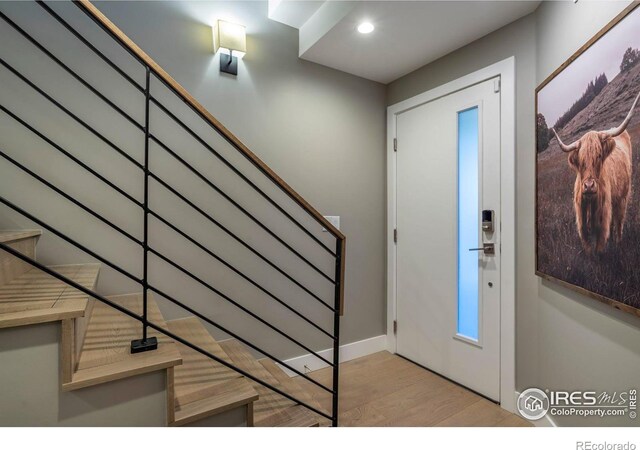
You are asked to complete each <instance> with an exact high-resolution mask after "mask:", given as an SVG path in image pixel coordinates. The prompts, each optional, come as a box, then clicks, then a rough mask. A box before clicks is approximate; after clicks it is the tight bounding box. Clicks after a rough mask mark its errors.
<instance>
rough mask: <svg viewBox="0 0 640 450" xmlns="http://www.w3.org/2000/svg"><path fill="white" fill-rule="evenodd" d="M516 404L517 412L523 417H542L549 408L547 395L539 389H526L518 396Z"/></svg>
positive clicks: (532, 418) (534, 418) (530, 418)
mask: <svg viewBox="0 0 640 450" xmlns="http://www.w3.org/2000/svg"><path fill="white" fill-rule="evenodd" d="M517 406H518V412H519V413H520V415H521V416H522V417H524V418H525V419H529V420H538V419H542V418H543V417H544V415H545V414H546V413H547V411H548V410H549V397H547V394H545V392H544V391H541V390H540V389H536V388H531V389H527V390H526V391H524V392H523V393H522V394H520V396H519V397H518V403H517Z"/></svg>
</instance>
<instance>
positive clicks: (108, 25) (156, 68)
mask: <svg viewBox="0 0 640 450" xmlns="http://www.w3.org/2000/svg"><path fill="white" fill-rule="evenodd" d="M76 3H77V4H78V5H79V6H80V7H81V8H82V9H83V10H84V11H86V12H87V13H88V14H89V15H91V16H92V17H93V18H94V19H95V20H96V21H98V22H99V23H100V24H101V25H102V26H103V27H104V28H105V29H106V30H108V31H109V32H110V33H111V34H112V36H113V37H114V38H115V39H117V40H118V41H119V42H120V43H121V44H122V45H124V46H125V47H126V48H128V49H129V50H130V51H131V53H133V54H134V55H135V56H136V57H138V58H139V59H140V60H141V61H143V62H144V63H145V64H146V65H147V66H148V67H149V69H150V70H151V71H152V72H153V73H154V74H155V75H156V76H157V77H158V78H160V79H161V80H163V81H164V82H165V83H166V84H167V85H168V86H170V87H171V88H172V89H173V90H174V91H175V93H176V94H177V95H178V96H179V97H180V98H182V100H184V101H185V102H186V103H187V104H189V105H190V106H192V107H193V108H194V109H195V110H196V111H197V112H198V113H199V114H200V115H201V116H202V117H203V118H204V119H205V120H207V121H208V122H209V124H210V125H212V126H213V127H214V128H215V129H216V130H218V132H219V133H220V134H222V135H223V136H224V137H225V138H226V139H227V140H228V141H229V142H230V143H231V144H232V145H233V146H234V147H235V148H236V149H237V150H238V151H240V153H242V154H243V155H244V156H245V157H246V158H247V159H248V160H249V161H251V162H252V163H253V164H254V165H255V166H256V167H257V168H258V169H259V170H260V171H261V172H262V173H264V174H265V175H266V176H267V178H269V179H270V180H271V181H272V182H273V183H275V184H276V185H277V186H278V187H280V188H281V189H282V190H283V191H284V192H285V193H286V194H287V195H288V196H289V197H290V198H291V199H292V200H293V201H295V202H296V203H297V204H298V205H299V206H300V207H301V208H302V209H304V210H305V211H306V212H307V213H309V214H310V215H311V216H312V217H314V218H315V219H316V220H317V221H318V222H319V223H320V224H321V225H322V226H323V227H324V228H325V229H326V230H328V231H329V232H330V233H331V234H332V235H333V236H335V238H336V239H339V240H341V241H343V243H342V258H341V262H342V267H341V268H342V270H341V274H342V278H341V279H342V283H341V286H340V291H341V293H340V314H341V315H342V314H344V284H345V283H344V272H345V258H344V254H345V247H346V236H345V235H344V234H343V233H342V232H341V231H340V230H338V229H337V228H336V227H335V226H333V224H332V223H331V222H329V221H328V220H327V219H325V218H324V216H323V215H322V214H320V213H319V212H318V211H317V210H316V209H315V208H314V207H313V206H311V204H310V203H309V202H307V201H306V200H305V199H304V198H303V197H302V196H301V195H300V194H298V193H297V192H296V191H295V190H294V189H293V188H292V187H291V186H289V185H288V184H287V183H286V182H285V181H284V180H283V179H282V178H280V177H279V176H278V174H276V173H275V172H274V171H273V170H272V169H271V168H270V167H269V166H268V165H267V164H266V163H265V162H264V161H262V160H261V159H260V158H259V157H258V156H257V155H256V154H255V153H253V152H252V151H251V150H249V148H248V147H247V146H246V145H244V144H243V143H242V141H240V139H238V138H237V137H236V136H235V135H234V134H233V133H232V132H231V131H229V130H228V129H227V128H226V127H225V126H224V125H222V124H221V123H220V122H219V121H218V119H216V118H215V117H214V116H213V115H212V114H211V113H210V112H209V111H208V110H207V109H206V108H205V107H204V106H202V105H201V104H200V102H198V101H197V100H196V99H195V98H194V97H193V96H192V95H191V94H190V93H189V92H188V91H187V90H186V89H185V88H184V87H182V86H181V85H180V83H178V82H177V81H176V80H174V79H173V77H172V76H171V75H169V74H168V73H167V72H166V71H165V70H164V69H163V68H162V67H160V65H158V63H156V62H155V61H154V60H153V59H152V58H151V57H150V56H149V55H147V54H146V53H145V52H144V51H143V50H142V49H141V48H140V47H138V45H136V43H135V42H133V41H132V40H131V39H130V38H129V37H128V36H127V35H126V34H124V32H123V31H122V30H120V28H118V27H117V26H116V25H115V24H114V23H113V22H111V21H110V20H109V19H108V18H107V17H106V16H105V15H104V14H102V12H101V11H100V10H99V9H98V8H96V7H95V6H94V5H93V4H92V3H91V2H90V1H89V0H76Z"/></svg>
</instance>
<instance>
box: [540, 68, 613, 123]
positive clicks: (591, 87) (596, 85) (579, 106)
mask: <svg viewBox="0 0 640 450" xmlns="http://www.w3.org/2000/svg"><path fill="white" fill-rule="evenodd" d="M608 83H609V80H607V76H606V75H605V74H604V73H603V74H600V75H598V76H597V77H596V79H595V80H593V81H590V82H589V84H588V85H587V89H585V91H584V93H583V94H582V96H581V97H580V98H579V99H578V100H576V101H575V102H574V103H573V105H571V108H569V109H568V110H567V112H565V113H564V114H563V115H561V116H560V118H559V119H558V120H556V123H555V124H554V125H553V128H555V129H556V130H558V129H559V128H563V127H564V126H565V125H566V124H568V123H569V122H570V121H571V119H573V118H574V117H575V116H576V115H577V114H578V113H579V112H580V111H582V110H583V109H585V108H586V107H587V106H588V105H589V103H591V102H592V101H593V99H594V98H596V96H597V95H598V94H599V93H600V92H601V91H602V90H603V89H604V88H605V86H606V85H607V84H608Z"/></svg>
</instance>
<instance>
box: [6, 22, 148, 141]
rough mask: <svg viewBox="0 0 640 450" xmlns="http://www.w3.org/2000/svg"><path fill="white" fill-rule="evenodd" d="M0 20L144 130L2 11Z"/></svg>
mask: <svg viewBox="0 0 640 450" xmlns="http://www.w3.org/2000/svg"><path fill="white" fill-rule="evenodd" d="M0 18H2V19H3V20H4V21H5V22H7V23H8V24H9V25H11V26H12V27H13V28H14V29H15V30H16V31H17V32H18V33H20V34H21V35H22V36H23V37H24V38H25V39H27V40H28V41H29V42H31V43H32V44H33V45H34V46H35V47H37V48H38V50H40V51H41V52H42V53H44V54H45V55H47V56H48V57H49V58H50V59H51V60H52V61H54V62H55V63H56V64H58V66H60V67H61V68H62V69H64V70H65V71H66V72H67V73H68V74H69V75H71V76H72V77H73V78H75V79H76V80H77V81H78V82H79V83H81V84H82V85H83V86H84V87H86V88H87V89H89V90H90V91H91V92H92V93H93V94H94V95H96V96H97V97H98V98H100V100H102V101H103V102H105V103H106V104H107V105H109V106H110V107H111V108H112V109H113V110H114V111H116V112H117V113H118V114H120V115H121V116H122V117H124V118H125V119H127V120H128V121H129V122H130V123H131V124H133V125H134V126H135V127H136V128H138V129H139V130H144V127H143V126H142V125H140V124H139V123H138V122H137V121H136V120H135V119H134V118H133V117H131V116H130V115H129V114H127V113H126V112H125V111H124V110H123V109H122V108H120V107H119V106H118V105H116V104H115V103H114V102H113V101H111V100H110V99H109V98H107V97H106V96H105V95H104V94H102V93H101V92H100V91H98V90H97V89H96V88H94V87H93V86H92V85H91V84H89V82H87V81H86V80H85V79H84V78H82V77H81V76H80V75H78V74H77V73H76V72H75V71H74V70H73V69H71V68H70V67H69V66H68V65H66V64H65V63H64V62H62V61H61V60H60V58H58V57H57V56H56V55H54V54H53V53H51V51H49V50H48V49H47V48H46V47H45V46H44V45H42V44H40V43H39V42H38V41H37V40H36V39H35V38H34V37H33V36H31V35H29V33H27V32H26V31H25V30H24V29H22V28H21V27H20V26H19V25H18V24H17V23H15V22H14V21H13V20H11V19H10V18H9V17H7V16H6V15H5V14H4V13H3V12H2V11H0Z"/></svg>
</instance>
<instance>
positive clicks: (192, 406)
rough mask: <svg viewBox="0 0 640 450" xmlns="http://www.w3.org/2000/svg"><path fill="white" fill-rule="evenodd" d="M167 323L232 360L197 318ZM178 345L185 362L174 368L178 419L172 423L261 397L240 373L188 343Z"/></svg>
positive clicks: (233, 406)
mask: <svg viewBox="0 0 640 450" xmlns="http://www.w3.org/2000/svg"><path fill="white" fill-rule="evenodd" d="M167 326H168V327H169V330H170V331H171V332H172V333H174V334H176V335H177V336H180V337H181V338H184V339H186V340H187V341H189V342H191V343H192V344H194V345H197V346H198V347H200V348H202V349H203V350H206V351H208V352H209V353H211V354H213V355H215V356H217V357H219V358H220V359H222V360H224V361H228V362H231V359H230V358H229V356H227V354H226V353H225V352H224V350H222V348H221V347H220V345H219V344H218V343H217V342H216V341H215V339H214V338H213V337H212V336H211V334H209V332H208V331H207V329H206V328H205V327H204V325H202V323H201V322H200V320H198V319H197V318H196V317H187V318H184V319H176V320H171V321H169V322H167ZM176 345H177V347H178V349H179V351H180V354H181V355H182V361H183V364H182V365H180V366H177V367H176V368H175V369H174V390H175V420H174V421H173V422H171V423H170V424H169V425H174V426H179V425H185V424H188V423H191V422H195V421H196V420H200V419H203V418H205V417H210V416H213V415H216V414H219V413H221V412H224V411H228V410H230V409H234V408H237V407H240V406H243V405H248V404H249V403H252V402H254V401H256V400H257V399H258V393H257V392H256V391H255V389H253V387H252V386H251V383H249V382H248V381H247V380H246V379H245V378H244V377H243V376H242V375H240V374H239V373H237V372H235V371H233V370H231V369H229V368H228V367H226V366H224V365H222V364H220V363H218V362H216V361H214V360H212V359H211V358H209V357H207V356H205V355H203V354H201V353H199V352H197V351H195V350H193V349H191V348H189V347H187V346H185V345H182V344H180V343H176ZM248 420H250V419H248Z"/></svg>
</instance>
